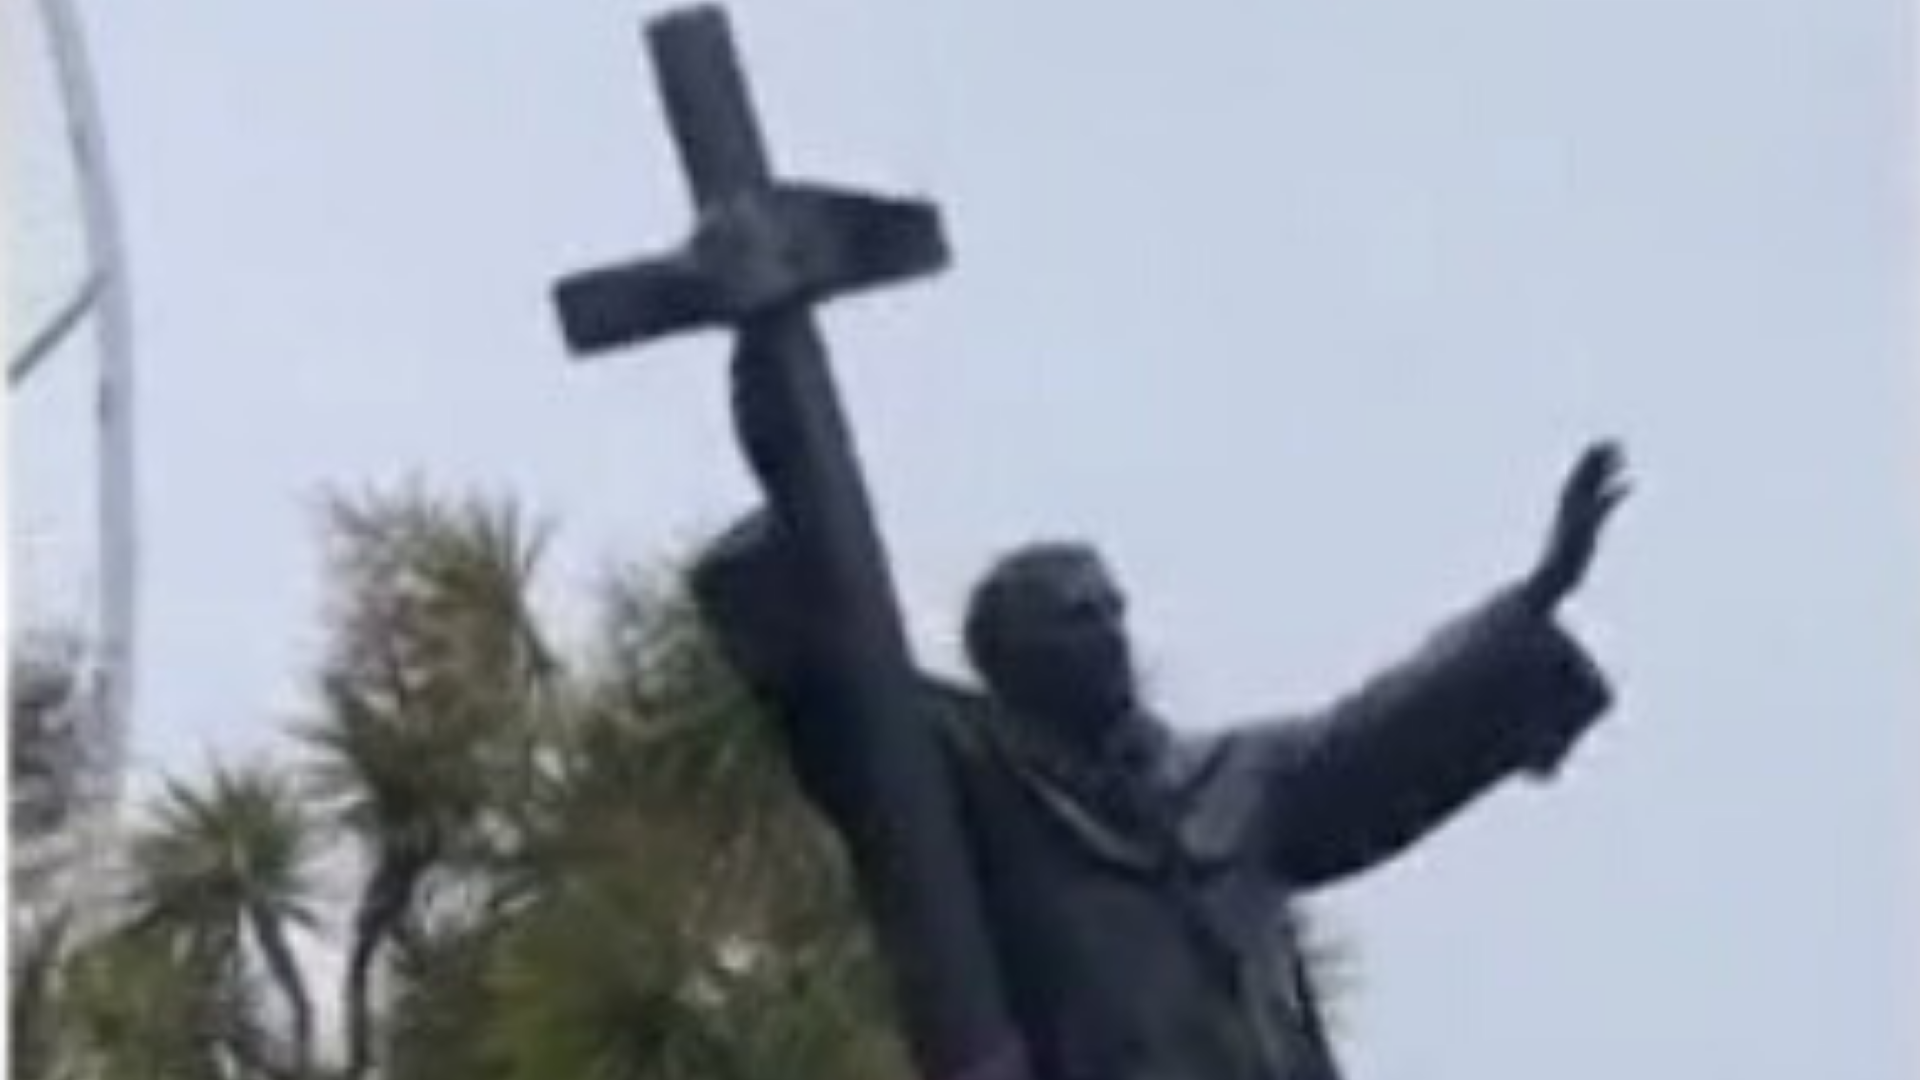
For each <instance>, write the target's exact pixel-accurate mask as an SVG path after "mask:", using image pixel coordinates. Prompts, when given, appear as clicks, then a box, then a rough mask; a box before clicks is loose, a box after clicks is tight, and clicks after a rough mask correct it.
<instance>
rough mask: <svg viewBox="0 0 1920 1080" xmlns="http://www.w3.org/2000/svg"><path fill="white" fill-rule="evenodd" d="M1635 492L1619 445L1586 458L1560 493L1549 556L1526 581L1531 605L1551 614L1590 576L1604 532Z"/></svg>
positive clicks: (1604, 445)
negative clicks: (1611, 518)
mask: <svg viewBox="0 0 1920 1080" xmlns="http://www.w3.org/2000/svg"><path fill="white" fill-rule="evenodd" d="M1630 490H1631V487H1630V485H1629V484H1628V483H1627V479H1626V457H1625V455H1624V454H1622V453H1621V450H1620V447H1619V445H1618V444H1617V443H1614V442H1611V441H1608V442H1598V443H1594V444H1593V445H1591V446H1589V447H1587V449H1586V450H1585V451H1584V452H1583V453H1581V455H1580V460H1579V461H1578V462H1576V463H1575V464H1574V466H1573V469H1572V471H1571V472H1569V473H1568V474H1567V479H1566V482H1565V483H1564V484H1563V485H1561V488H1560V508H1559V512H1558V514H1557V515H1556V517H1555V518H1554V522H1553V533H1552V535H1551V536H1549V537H1548V539H1547V549H1546V552H1545V553H1544V554H1543V555H1542V556H1541V558H1540V563H1539V565H1538V566H1536V567H1535V568H1534V571H1533V573H1532V574H1531V575H1530V576H1529V577H1528V578H1527V581H1526V585H1525V588H1526V595H1527V598H1528V600H1529V601H1530V602H1531V603H1532V604H1533V605H1534V606H1535V607H1536V608H1537V609H1538V610H1540V611H1542V612H1551V611H1552V610H1553V609H1554V608H1555V607H1557V606H1558V605H1559V604H1560V602H1561V601H1563V600H1565V599H1566V598H1567V596H1568V595H1569V594H1571V593H1572V592H1573V590H1575V589H1576V588H1579V586H1580V583H1581V581H1583V580H1584V579H1585V578H1586V576H1587V570H1588V568H1589V567H1590V566H1591V565H1592V563H1593V556H1594V552H1595V551H1596V550H1598V548H1599V544H1600V530H1601V528H1602V527H1603V526H1604V525H1605V524H1606V522H1607V518H1608V517H1609V516H1611V515H1612V514H1613V511H1614V510H1615V508H1617V507H1618V506H1619V505H1620V503H1621V502H1622V501H1623V500H1624V499H1625V498H1626V497H1627V494H1628V492H1629V491H1630Z"/></svg>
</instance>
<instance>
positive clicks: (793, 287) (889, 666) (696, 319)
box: [556, 7, 1018, 1078]
mask: <svg viewBox="0 0 1920 1080" xmlns="http://www.w3.org/2000/svg"><path fill="white" fill-rule="evenodd" d="M647 36H648V43H649V46H650V49H651V52H652V56H653V62H654V67H655V73H656V76H657V78H658V81H659V86H660V91H661V97H662V101H663V104H664V106H665V110H666V113H667V119H668V121H669V123H670V125H671V127H672V131H673V137H674V141H675V143H676V144H677V146H678V148H679V152H680V158H681V162H682V164H683V166H684V168H685V171H686V175H687V178H688V181H689V184H690V186H691V188H692V192H693V197H694V202H695V205H696V208H697V211H698V217H697V223H696V226H695V228H694V233H693V238H692V240H691V241H690V242H689V243H688V244H686V245H685V246H683V247H682V248H681V249H680V250H678V251H675V252H673V253H671V254H668V255H666V256H663V257H659V258H653V259H647V260H642V261H638V262H632V263H626V264H623V265H619V266H615V267H611V268H607V269H601V270H594V271H590V272H587V273H583V274H580V275H577V276H574V277H571V278H568V279H566V280H565V281H563V282H561V284H560V285H559V287H558V288H557V290H556V300H557V303H558V307H559V311H560V319H561V323H562V326H563V327H564V330H565V333H566V337H567V342H568V344H569V345H570V346H571V348H572V349H573V350H574V351H575V352H576V353H589V352H596V351H600V350H606V349H611V348H614V347H617V346H621V345H626V344H630V343H634V342H641V341H646V340H649V339H652V338H656V337H661V336H664V335H668V334H671V333H675V332H678V331H682V330H689V329H701V328H723V329H724V328H731V329H733V330H735V331H736V332H737V334H738V339H737V342H736V346H737V350H736V357H735V398H736V400H735V407H736V421H737V424H738V426H739V429H740V430H739V435H740V438H741V442H742V444H743V446H744V447H745V449H746V453H747V457H748V459H749V462H750V464H751V465H752V466H753V468H754V469H755V471H756V472H757V473H758V474H759V476H760V479H761V481H762V483H763V485H764V486H765V487H766V488H767V489H768V490H769V492H770V494H771V497H772V498H773V501H774V502H775V503H776V509H777V510H778V512H779V514H780V516H781V519H782V524H783V526H784V527H786V528H788V529H789V530H791V532H792V533H793V534H794V535H792V536H791V537H789V538H788V539H789V542H790V544H791V546H792V549H793V550H795V551H797V552H799V553H800V554H801V556H802V557H805V558H808V559H812V560H815V561H814V563H813V565H814V567H815V571H816V575H815V576H817V578H818V579H819V580H822V581H824V582H827V583H828V585H827V587H826V589H825V592H826V593H827V595H825V596H821V597H815V598H812V599H814V600H815V601H817V602H818V603H819V604H820V605H822V606H823V607H824V608H825V610H826V611H827V612H828V613H829V616H830V624H831V625H833V626H835V627H836V629H837V637H838V640H839V642H840V644H841V646H842V647H844V648H846V649H847V650H849V653H848V655H851V656H854V657H858V658H859V659H860V662H859V663H855V664H850V665H847V667H848V672H847V676H848V678H849V680H850V682H852V683H853V685H850V686H848V687H845V688H844V693H845V700H846V703H847V705H846V708H845V710H844V714H845V715H844V718H843V721H844V723H845V726H846V746H847V752H848V754H849V755H850V756H851V757H852V758H853V759H854V761H855V767H857V768H860V769H863V770H865V772H866V775H867V778H868V782H869V783H870V784H871V785H872V790H873V791H874V793H875V794H876V796H877V799H876V803H877V804H878V805H884V806H886V807H887V808H888V812H887V813H886V814H884V815H881V816H879V818H878V819H876V820H875V821H873V822H872V823H871V829H872V830H873V833H874V835H873V836H872V837H871V838H870V841H869V844H868V849H869V850H873V851H877V852H880V853H881V854H882V856H883V857H881V858H879V859H878V860H875V861H873V862H872V863H871V864H870V865H868V866H865V867H863V868H862V871H863V874H862V876H863V886H864V890H865V893H866V900H867V904H868V907H869V909H870V912H871V913H872V915H873V916H874V920H875V923H876V928H877V930H878V933H879V936H880V938H881V940H882V942H883V945H884V947H885V951H886V953H887V955H888V959H889V962H890V963H891V965H892V967H893V970H894V972H895V975H896V979H897V988H898V996H899V999H900V1006H901V1010H902V1014H903V1018H904V1019H905V1021H906V1025H905V1026H906V1028H907V1031H908V1036H909V1041H910V1042H911V1043H912V1045H913V1049H914V1051H915V1057H916V1059H917V1061H918V1064H919V1067H920V1069H921V1071H922V1074H923V1075H925V1076H928V1077H930V1078H932V1077H953V1076H957V1075H962V1074H965V1073H967V1072H969V1071H971V1070H974V1069H977V1068H979V1067H981V1066H983V1065H985V1064H986V1060H985V1059H986V1058H988V1057H990V1056H992V1054H993V1053H995V1052H996V1051H998V1050H1000V1049H1002V1048H1004V1047H1005V1046H1007V1045H1008V1043H1009V1033H1010V1032H1011V1030H1012V1027H1011V1025H1010V1023H1009V1022H1008V1013H1007V1009H1006V1004H1005V1001H1004V994H1003V991H1002V987H1001V984H1000V979H999V976H998V973H997V971H996V969H995V966H994V961H993V953H992V950H991V948H990V947H989V944H988V937H987V931H986V927H985V924H984V921H983V919H982V914H981V905H980V901H979V897H978V886H977V884H976V882H975V881H974V879H973V874H972V870H971V868H970V867H969V865H968V862H967V856H966V851H967V844H966V843H965V839H964V834H963V831H962V826H961V822H960V819H959V816H958V814H957V812H956V809H955V805H954V802H955V796H954V794H953V791H952V787H951V784H950V783H949V778H948V777H947V775H946V774H945V772H944V763H943V761H942V759H941V757H940V755H939V748H938V746H937V745H936V744H935V742H934V738H935V735H934V733H933V731H932V730H931V729H930V727H929V725H928V724H927V723H923V722H920V721H921V720H922V718H921V717H919V716H918V715H917V714H916V711H915V710H916V707H917V706H916V701H917V698H916V695H915V690H914V685H913V682H912V678H913V675H912V671H913V668H912V666H911V656H910V653H909V649H908V645H907V640H906V635H905V632H904V630H903V628H902V625H901V620H900V615H899V603H898V600H897V598H896V596H895V592H894V588H893V583H892V578H891V574H890V572H889V570H888V566H887V561H886V557H885V552H884V550H883V547H882V545H881V542H880V538H879V535H878V530H877V529H876V527H875V524H874V521H873V516H872V511H871V507H870V505H869V501H868V496H867V492H866V485H865V482H864V480H863V478H862V476H861V473H860V468H859V464H858V460H857V458H856V455H855V451H854V446H853V442H852V438H851V435H850V433H849V431H848V429H847V424H846V421H845V417H844V416H843V414H842V411H841V408H840V404H839V399H838V395H837V393H836V391H835V388H834V383H833V378H832V374H831V371H830V370H829V367H828V363H827V355H826V348H825V345H824V343H823V342H822V340H821V337H820V333H819V330H818V328H817V327H816V326H815V323H814V320H813V318H812V315H811V307H812V306H813V305H814V304H817V303H821V302H823V301H826V300H828V299H831V298H832V297H834V296H836V295H839V294H842V293H846V292H849V291H852V290H856V289H862V288H868V287H873V286H878V285H883V284H888V283H891V282H895V281H899V280H902V279H905V278H909V277H915V276H920V275H924V274H928V273H931V272H934V271H936V270H938V269H940V268H941V267H942V266H944V265H945V263H946V259H947V252H946V245H945V243H944V241H943V239H942V235H941V230H940V223H939V217H938V213H937V211H936V210H935V209H934V207H933V206H931V205H930V204H927V203H924V202H916V201H910V200H896V199H885V198H879V197H876V196H871V195H866V194H861V193H856V192H850V191H843V190H838V189H833V188H828V187H823V186H819V185H808V184H796V183H789V182H786V181H782V180H778V179H776V178H775V176H774V173H773V169H772V166H771V163H770V162H769V160H768V155H767V151H766V148H765V145H764V142H763V140H762V138H761V134H760V130H759V125H758V123H757V121H756V119H755V116H754V112H753V107H752V103H751V101H750V99H749V96H748V91H747V86H746V82H745V79H744V78H743V76H742V74H741V71H740V65H739V62H738V60H737V58H736V56H735V52H734V48H733V43H732V40H731V36H730V34H729V31H728V28H727V22H726V18H725V16H724V14H723V13H722V12H721V11H720V10H718V9H717V8H711V7H701V8H692V9H686V10H682V11H678V12H674V13H671V14H668V15H665V16H663V17H661V18H658V19H656V20H654V21H653V22H652V23H651V24H650V25H649V27H648V34H647ZM749 366H752V368H751V370H748V368H749ZM749 374H750V375H751V378H750V379H749V378H747V377H746V376H748V375H749ZM749 384H750V385H749ZM743 397H750V398H752V400H751V401H743V400H741V399H742V398H743ZM769 425H771V426H777V427H778V428H780V429H781V435H780V437H779V439H778V440H770V439H769V438H767V437H766V436H765V433H764V432H763V431H761V430H759V429H761V428H763V427H765V426H769ZM775 441H777V442H778V444H779V445H780V446H782V447H786V448H788V449H786V450H785V451H783V453H782V454H780V455H778V456H777V457H778V459H777V460H775V459H774V458H775V455H771V454H769V453H768V452H767V451H766V450H765V449H764V447H765V446H767V445H768V444H769V443H771V442H775ZM794 448H797V449H794ZM1014 1068H1016V1069H1017V1068H1018V1066H1014Z"/></svg>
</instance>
